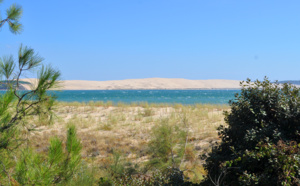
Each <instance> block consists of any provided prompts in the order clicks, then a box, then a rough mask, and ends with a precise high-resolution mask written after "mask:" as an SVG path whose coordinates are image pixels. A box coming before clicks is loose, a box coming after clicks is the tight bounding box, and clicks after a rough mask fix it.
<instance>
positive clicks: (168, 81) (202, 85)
mask: <svg viewBox="0 0 300 186" xmlns="http://www.w3.org/2000/svg"><path fill="white" fill-rule="evenodd" d="M23 81H27V82H30V83H31V84H33V85H34V84H36V79H23ZM23 86H24V88H26V89H31V86H30V85H23ZM238 88H240V81H239V80H224V79H211V80H189V79H179V78H146V79H126V80H113V81H84V80H64V81H61V88H60V89H61V90H128V89H132V90H134V89H238Z"/></svg>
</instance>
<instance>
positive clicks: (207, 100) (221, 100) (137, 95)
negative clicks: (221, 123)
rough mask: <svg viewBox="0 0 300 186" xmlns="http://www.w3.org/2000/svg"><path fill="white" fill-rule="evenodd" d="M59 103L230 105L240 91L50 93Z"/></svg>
mask: <svg viewBox="0 0 300 186" xmlns="http://www.w3.org/2000/svg"><path fill="white" fill-rule="evenodd" d="M49 92H50V93H51V94H52V93H54V94H56V96H57V99H58V101H64V102H75V101H76V102H90V101H94V102H96V101H104V102H107V101H112V102H113V103H114V104H116V103H118V102H122V103H133V102H134V103H141V102H148V103H167V104H176V103H178V104H228V101H229V100H232V99H234V95H235V94H236V93H239V92H240V90H65V91H49Z"/></svg>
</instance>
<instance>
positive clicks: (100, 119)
mask: <svg viewBox="0 0 300 186" xmlns="http://www.w3.org/2000/svg"><path fill="white" fill-rule="evenodd" d="M224 110H229V107H228V106H227V105H186V106H184V105H180V104H176V105H172V106H171V105H164V104H151V105H149V104H147V103H143V104H124V103H118V104H117V105H116V106H113V104H112V103H111V102H108V103H104V102H90V103H78V102H74V103H62V102H60V103H57V106H56V109H55V114H56V116H57V117H56V118H55V121H54V124H52V125H49V126H45V125H44V123H43V121H41V119H38V118H31V119H30V122H31V123H34V125H35V126H38V127H37V128H36V131H34V132H32V133H31V136H30V141H31V146H33V147H34V148H36V150H37V151H42V152H47V144H48V140H49V138H50V137H52V136H58V137H59V138H61V139H64V138H65V134H66V129H67V126H68V125H70V124H74V125H75V126H76V127H77V131H78V137H79V138H80V139H81V143H82V145H83V151H82V157H83V158H84V159H85V160H86V161H87V162H93V164H94V165H98V166H99V167H105V165H106V164H107V163H109V162H110V160H111V157H112V156H113V153H114V152H116V151H117V152H120V153H121V154H122V155H123V156H124V158H126V160H128V161H131V162H133V163H137V164H141V165H142V164H143V163H144V162H146V161H147V160H148V154H147V144H148V142H149V140H150V137H151V136H150V134H151V129H152V127H154V126H156V125H157V124H159V123H160V121H161V120H162V119H164V118H168V119H169V122H170V123H171V124H172V125H178V127H181V128H183V129H184V130H187V131H188V139H187V141H188V144H187V146H186V151H185V156H184V157H185V159H184V161H183V164H182V166H183V167H182V168H185V169H188V170H192V171H190V172H189V171H187V172H186V175H188V176H189V177H190V178H191V179H194V180H195V181H197V180H199V179H201V175H203V174H205V172H204V170H203V168H201V167H202V166H201V161H200V159H199V155H200V154H202V153H206V152H207V151H209V149H210V147H211V145H212V144H214V142H216V141H218V140H219V138H218V135H217V131H216V129H217V127H218V126H219V125H220V124H224V116H223V111H224ZM41 125H42V126H41ZM192 172H194V173H195V172H196V175H195V174H194V173H193V175H192Z"/></svg>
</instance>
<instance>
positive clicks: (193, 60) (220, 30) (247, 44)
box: [0, 0, 300, 80]
mask: <svg viewBox="0 0 300 186" xmlns="http://www.w3.org/2000/svg"><path fill="white" fill-rule="evenodd" d="M12 3H17V4H19V5H21V6H22V7H23V9H24V14H23V17H22V20H21V22H22V23H23V24H24V31H23V32H22V34H20V35H13V34H11V33H10V32H9V31H8V28H7V25H6V26H5V27H4V28H2V30H1V31H0V56H3V55H9V54H16V53H17V49H18V47H19V45H20V44H21V43H23V44H24V45H28V46H30V47H32V48H34V49H35V50H36V51H38V52H39V54H40V55H41V56H42V57H44V58H45V59H46V60H45V61H46V62H47V63H51V64H52V65H53V66H54V67H57V68H58V69H60V70H61V72H62V75H63V79H65V80H120V79H136V78H151V77H162V78H186V79H235V80H244V79H246V78H247V77H249V78H252V79H257V78H258V79H262V78H263V77H264V76H268V77H269V78H270V79H271V80H276V79H278V80H292V79H293V80H299V79H300V73H299V72H300V1H299V0H289V1H282V0H245V1H244V0H88V1H77V0H72V1H71V0H51V1H41V0H30V1H24V0H15V1H11V0H4V2H3V3H2V4H1V5H0V10H2V12H1V14H2V17H5V16H4V10H5V9H6V8H7V7H8V6H9V5H10V4H12Z"/></svg>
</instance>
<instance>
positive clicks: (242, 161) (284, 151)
mask: <svg viewBox="0 0 300 186" xmlns="http://www.w3.org/2000/svg"><path fill="white" fill-rule="evenodd" d="M299 159H300V144H299V145H298V144H297V143H296V142H295V141H291V142H287V143H285V142H283V141H281V140H280V141H279V142H278V143H277V145H274V144H271V143H268V142H266V143H260V144H259V145H258V146H257V147H256V149H255V150H253V151H246V153H245V154H244V155H243V157H239V158H237V159H235V160H231V161H228V162H226V166H227V167H233V166H234V167H240V169H241V170H244V172H243V173H242V174H241V175H240V177H239V182H240V184H241V185H255V184H260V185H299V183H300V172H299V167H300V161H299Z"/></svg>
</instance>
